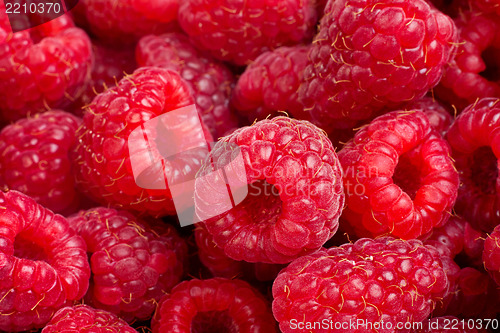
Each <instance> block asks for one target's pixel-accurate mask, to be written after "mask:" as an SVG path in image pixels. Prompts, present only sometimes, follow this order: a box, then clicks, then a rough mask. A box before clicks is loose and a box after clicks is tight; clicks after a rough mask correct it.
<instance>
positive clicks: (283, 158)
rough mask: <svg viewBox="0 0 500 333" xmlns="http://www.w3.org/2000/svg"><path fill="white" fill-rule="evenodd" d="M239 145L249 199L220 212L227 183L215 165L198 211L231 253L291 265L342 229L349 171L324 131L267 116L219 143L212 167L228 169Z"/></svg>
mask: <svg viewBox="0 0 500 333" xmlns="http://www.w3.org/2000/svg"><path fill="white" fill-rule="evenodd" d="M234 146H237V147H238V148H239V150H240V152H241V155H242V158H243V161H244V167H245V169H246V170H247V171H246V175H245V174H243V175H242V174H238V175H235V177H238V179H239V180H240V181H242V182H244V183H245V184H248V194H247V196H246V197H245V198H244V200H243V202H241V203H239V204H238V205H236V206H234V207H233V208H232V209H231V208H230V207H228V208H229V210H228V211H226V212H225V213H222V214H221V212H220V209H221V202H220V196H219V195H214V191H215V192H216V193H226V192H227V188H226V186H225V184H224V186H223V188H220V187H219V186H220V185H219V183H217V179H218V176H217V175H218V173H217V172H212V170H211V167H209V166H208V167H207V166H205V168H204V169H202V171H201V172H200V177H198V178H197V179H196V184H195V202H196V213H197V215H198V217H199V218H200V220H202V221H203V220H206V221H205V223H206V226H207V229H208V231H209V232H210V234H212V236H213V237H214V242H215V243H216V244H217V245H218V246H219V247H221V248H222V249H224V252H225V253H226V255H227V256H228V257H230V258H232V259H235V260H245V261H249V262H263V263H288V262H290V261H292V260H293V259H295V258H297V257H300V256H302V255H305V254H308V253H311V252H314V251H316V250H317V249H319V248H320V247H321V246H322V245H323V244H324V243H325V242H326V241H327V240H328V239H330V238H331V237H332V236H333V234H335V232H336V231H337V228H338V219H339V215H340V213H341V210H342V207H343V203H344V192H343V188H342V170H341V167H340V163H339V161H338V158H337V154H336V153H335V150H334V148H333V146H332V144H331V142H330V140H329V139H328V138H327V137H326V135H325V134H324V133H323V132H322V131H321V129H319V128H318V127H316V126H314V125H312V124H311V123H309V122H307V121H301V120H295V119H289V118H286V117H275V118H272V119H269V120H261V121H259V122H257V123H256V124H254V125H253V126H249V127H243V128H240V129H238V130H236V131H235V132H233V133H232V134H231V135H229V136H226V137H224V138H222V139H221V140H219V142H218V143H217V145H216V146H215V147H214V149H213V150H212V156H211V157H212V160H213V165H215V166H223V165H224V164H225V163H226V161H227V158H228V152H229V154H233V153H232V151H233V150H234ZM207 173H208V174H207ZM229 182H230V183H231V182H232V180H229ZM213 216H215V217H214V218H212V217H213ZM209 218H210V219H209Z"/></svg>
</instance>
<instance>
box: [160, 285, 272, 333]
mask: <svg viewBox="0 0 500 333" xmlns="http://www.w3.org/2000/svg"><path fill="white" fill-rule="evenodd" d="M152 329H153V333H160V332H176V333H190V332H239V333H254V332H266V333H267V332H269V333H274V332H277V329H276V322H275V321H274V319H273V317H272V314H271V309H270V308H269V305H268V302H267V300H265V299H264V297H263V296H262V295H261V294H260V293H259V292H258V291H257V290H255V289H254V288H252V287H251V286H250V285H249V284H248V283H246V282H244V281H241V280H228V279H222V278H214V279H209V280H197V279H194V280H190V281H184V282H182V283H180V284H179V285H177V286H176V287H175V288H174V289H173V290H172V292H171V293H170V294H167V295H165V297H164V298H163V299H162V301H161V303H160V305H159V306H158V311H157V312H156V315H155V317H154V318H153V322H152Z"/></svg>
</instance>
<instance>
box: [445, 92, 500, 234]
mask: <svg viewBox="0 0 500 333" xmlns="http://www.w3.org/2000/svg"><path fill="white" fill-rule="evenodd" d="M499 101H500V100H499V99H496V98H484V99H481V100H478V101H476V102H475V103H474V104H472V105H470V106H469V107H467V108H466V109H465V110H463V111H462V113H461V114H460V115H459V116H458V117H457V119H456V120H455V122H454V123H453V125H452V126H451V127H450V129H449V131H448V133H447V135H446V138H447V140H448V142H449V144H450V146H451V148H452V153H453V159H454V160H455V166H456V168H457V169H458V171H459V172H460V181H461V183H462V184H461V186H460V188H459V192H458V199H457V203H456V205H455V210H456V212H457V213H458V214H459V215H461V216H462V217H463V218H464V219H465V220H467V221H468V222H470V223H471V225H472V226H473V227H475V228H476V229H479V230H482V231H485V232H491V231H492V230H493V228H495V227H496V225H497V224H498V223H499V219H498V216H499V214H500V200H499V198H500V197H499V192H498V189H499V186H500V182H499V180H498V179H499V178H498V162H497V159H498V156H500V135H499V134H500V119H499V115H500V104H498V102H499Z"/></svg>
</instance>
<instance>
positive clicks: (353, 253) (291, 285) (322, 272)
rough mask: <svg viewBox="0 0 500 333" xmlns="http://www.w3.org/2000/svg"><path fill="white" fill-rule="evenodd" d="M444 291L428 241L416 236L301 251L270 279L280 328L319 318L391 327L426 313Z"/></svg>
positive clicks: (295, 329)
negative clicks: (305, 252)
mask: <svg viewBox="0 0 500 333" xmlns="http://www.w3.org/2000/svg"><path fill="white" fill-rule="evenodd" d="M447 292H448V280H447V278H446V274H445V271H444V270H443V267H442V264H441V260H440V259H439V254H438V253H437V251H436V250H435V249H434V248H433V247H426V246H424V245H423V244H422V242H420V241H418V240H409V241H403V240H396V239H393V238H390V237H382V238H378V239H376V240H372V239H367V238H364V239H360V240H358V241H356V242H355V243H354V244H349V243H348V244H344V245H342V246H340V247H333V248H330V249H322V250H320V251H318V252H316V253H313V254H311V255H308V256H303V257H301V258H298V259H296V260H295V261H293V262H292V263H291V264H290V265H289V266H288V267H286V268H285V269H283V270H282V271H281V272H280V274H279V275H278V277H277V278H276V280H275V281H274V284H273V297H274V301H273V314H274V317H275V318H276V320H278V322H279V323H280V329H281V330H282V332H284V333H287V332H310V331H312V329H307V326H305V325H307V322H315V321H320V322H321V321H322V320H323V319H326V320H327V321H330V320H331V321H332V322H333V324H332V325H334V324H335V323H343V322H349V320H351V321H354V322H357V321H358V320H365V321H367V322H370V323H372V324H373V323H377V322H380V321H381V320H383V321H384V322H386V323H388V322H390V323H391V324H392V325H393V326H392V327H396V323H398V322H399V323H405V322H419V321H422V320H424V319H426V318H427V316H428V315H429V314H430V313H431V311H432V309H433V307H434V304H435V302H438V301H439V300H440V299H441V298H442V297H443V296H445V295H446V294H447ZM299 323H303V324H304V326H302V327H300V326H299ZM358 330H359V331H360V332H361V331H362V332H376V331H377V330H376V329H371V328H369V327H358ZM337 331H338V330H335V326H333V328H331V329H329V330H325V332H337Z"/></svg>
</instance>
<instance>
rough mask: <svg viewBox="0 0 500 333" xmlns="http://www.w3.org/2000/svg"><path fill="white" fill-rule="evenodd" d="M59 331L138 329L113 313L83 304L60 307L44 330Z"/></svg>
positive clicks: (125, 331) (124, 332)
mask: <svg viewBox="0 0 500 333" xmlns="http://www.w3.org/2000/svg"><path fill="white" fill-rule="evenodd" d="M59 332H75V333H90V332H107V333H136V332H137V331H136V330H134V329H133V328H132V327H130V326H128V324H127V323H126V322H124V321H123V320H121V319H120V318H118V317H116V316H115V315H114V314H112V313H109V312H106V311H102V310H96V309H93V308H91V307H90V306H87V305H83V304H82V305H77V306H74V307H65V308H62V309H60V310H59V311H57V312H56V314H55V315H54V316H53V317H52V319H51V320H50V322H49V323H48V324H47V326H45V328H44V329H43V330H42V333H59Z"/></svg>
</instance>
